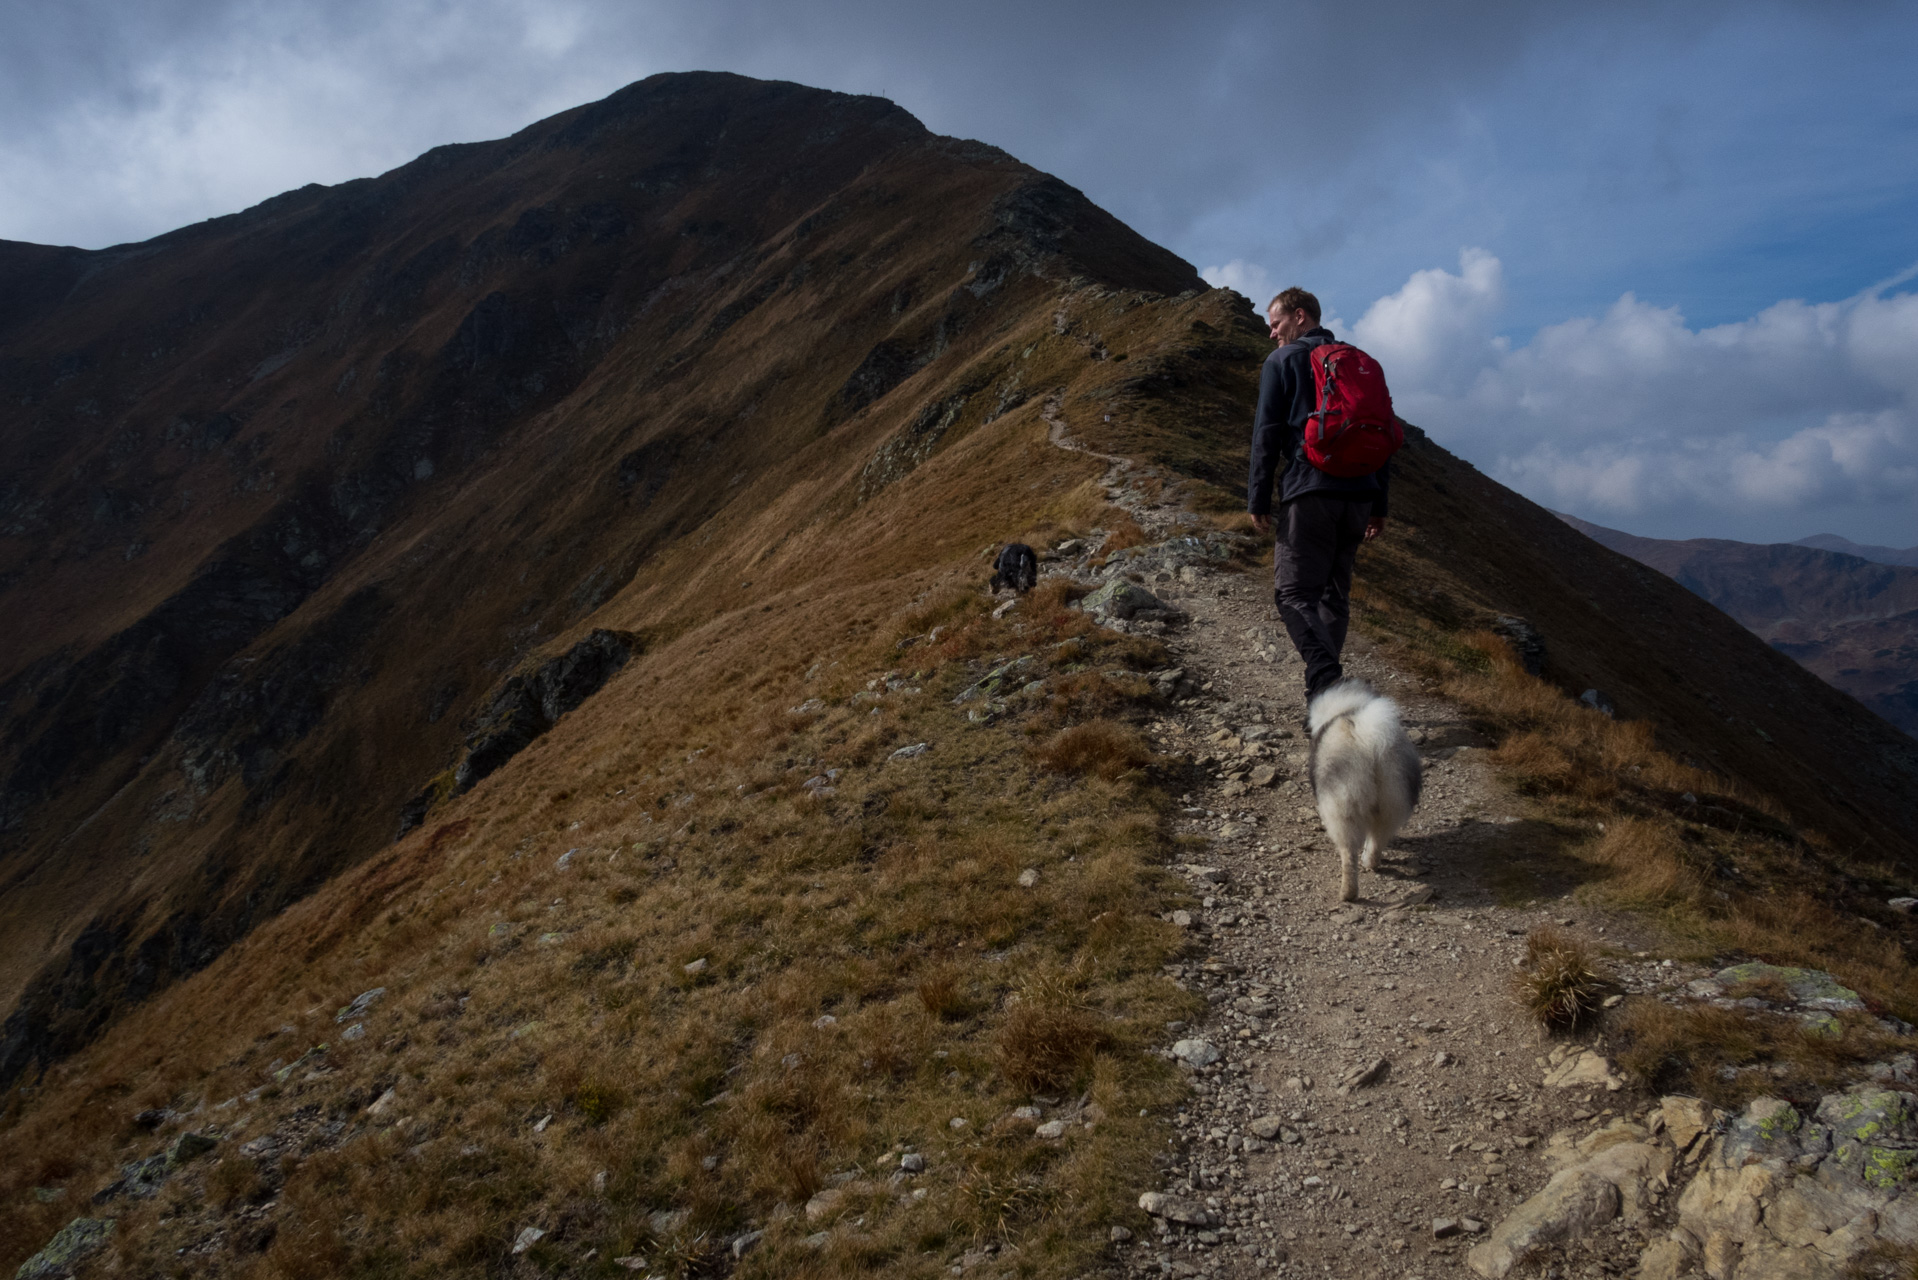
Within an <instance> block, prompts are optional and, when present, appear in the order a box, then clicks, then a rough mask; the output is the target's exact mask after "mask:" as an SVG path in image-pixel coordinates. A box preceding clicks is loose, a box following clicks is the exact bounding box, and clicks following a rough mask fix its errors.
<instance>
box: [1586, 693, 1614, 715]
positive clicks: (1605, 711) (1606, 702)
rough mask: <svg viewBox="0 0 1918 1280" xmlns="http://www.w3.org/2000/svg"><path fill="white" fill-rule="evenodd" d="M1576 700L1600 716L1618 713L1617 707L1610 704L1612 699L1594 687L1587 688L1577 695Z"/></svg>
mask: <svg viewBox="0 0 1918 1280" xmlns="http://www.w3.org/2000/svg"><path fill="white" fill-rule="evenodd" d="M1578 700H1579V701H1580V702H1582V703H1584V704H1585V705H1586V706H1588V707H1590V708H1591V709H1592V710H1594V711H1596V712H1598V713H1599V714H1600V715H1602V716H1615V715H1617V714H1618V708H1616V707H1614V706H1613V705H1612V700H1611V699H1610V698H1608V697H1606V696H1605V695H1604V694H1602V693H1600V692H1599V691H1598V690H1596V689H1587V690H1586V691H1585V692H1584V693H1581V694H1579V695H1578Z"/></svg>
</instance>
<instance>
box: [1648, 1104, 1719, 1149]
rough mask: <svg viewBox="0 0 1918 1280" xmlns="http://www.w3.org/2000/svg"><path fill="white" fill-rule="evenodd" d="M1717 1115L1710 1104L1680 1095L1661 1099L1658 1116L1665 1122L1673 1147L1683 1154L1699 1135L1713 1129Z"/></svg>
mask: <svg viewBox="0 0 1918 1280" xmlns="http://www.w3.org/2000/svg"><path fill="white" fill-rule="evenodd" d="M1717 1114H1718V1113H1717V1112H1716V1111H1715V1110H1714V1109H1713V1107H1712V1105H1711V1104H1710V1103H1708V1102H1705V1101H1704V1100H1702V1099H1699V1098H1687V1097H1683V1096H1681V1095H1678V1094H1673V1095H1671V1096H1670V1097H1667V1098H1663V1099H1660V1101H1659V1104H1658V1115H1659V1118H1660V1119H1661V1120H1662V1121H1663V1124H1664V1131H1665V1134H1666V1136H1668V1137H1669V1138H1670V1139H1671V1143H1672V1146H1673V1147H1675V1148H1676V1149H1677V1150H1678V1151H1680V1152H1681V1153H1682V1152H1684V1151H1685V1150H1686V1149H1687V1148H1689V1147H1690V1146H1691V1145H1692V1143H1693V1142H1694V1141H1696V1140H1697V1138H1698V1135H1699V1134H1701V1133H1704V1132H1705V1131H1706V1130H1708V1129H1710V1128H1711V1127H1712V1123H1713V1121H1714V1119H1715V1118H1716V1116H1717Z"/></svg>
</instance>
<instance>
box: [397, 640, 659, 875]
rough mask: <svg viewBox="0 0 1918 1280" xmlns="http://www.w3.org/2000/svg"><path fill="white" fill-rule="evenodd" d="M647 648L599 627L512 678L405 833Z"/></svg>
mask: <svg viewBox="0 0 1918 1280" xmlns="http://www.w3.org/2000/svg"><path fill="white" fill-rule="evenodd" d="M641 648H642V643H641V641H640V638H639V637H638V636H637V635H635V634H633V633H632V632H630V631H607V630H594V631H593V632H591V633H590V634H589V635H588V636H587V637H586V638H585V639H584V640H581V641H580V642H579V643H578V644H576V645H574V646H573V647H572V648H570V649H568V650H567V651H566V652H565V653H563V654H561V655H560V656H558V657H557V658H552V659H549V660H547V661H546V662H543V663H541V664H539V665H538V666H536V667H534V668H533V669H532V670H530V671H526V672H522V673H520V674H518V675H515V676H511V677H509V678H508V679H507V680H506V681H505V683H503V684H501V685H500V686H499V688H497V689H495V690H494V691H493V692H492V694H491V695H490V696H489V697H488V698H487V699H486V705H485V706H484V707H482V708H481V710H480V711H479V714H478V715H476V716H475V717H474V718H473V726H472V729H471V731H470V732H468V733H467V735H466V747H465V752H464V754H463V755H462V757H461V759H460V762H459V764H458V765H456V766H454V768H453V771H452V775H451V777H450V779H448V780H446V781H444V782H439V781H436V782H433V783H429V784H427V787H426V789H425V790H424V791H422V792H420V794H419V795H417V796H415V797H414V798H413V800H412V801H411V802H410V803H408V804H407V806H406V808H405V809H404V810H402V811H401V814H400V830H399V834H400V835H401V836H404V835H405V834H406V833H407V832H408V831H411V830H412V829H413V828H414V827H416V826H418V825H419V824H420V823H421V822H424V821H425V820H426V814H427V812H428V811H429V810H430V809H432V807H433V806H434V805H435V804H437V803H438V802H439V801H440V800H442V799H444V798H446V797H447V796H448V795H458V794H461V793H462V792H466V791H471V790H472V789H473V787H474V786H476V785H477V784H478V783H479V781H480V780H481V779H482V778H485V777H486V776H487V775H489V774H491V773H493V772H494V771H495V770H497V769H498V768H499V767H500V766H501V765H503V764H505V763H506V762H507V761H508V760H511V759H512V758H513V757H514V756H516V755H518V754H519V753H520V752H522V751H524V750H525V749H526V748H527V747H528V746H530V745H531V744H532V742H533V740H534V739H535V738H537V737H539V736H540V735H541V734H543V733H545V732H546V731H547V730H548V729H550V728H552V727H553V725H554V723H555V722H556V721H557V720H558V719H559V718H560V717H561V716H563V715H565V714H566V713H567V712H568V711H571V710H572V709H573V708H575V707H577V706H578V705H579V704H580V703H582V702H584V701H586V699H588V698H590V697H592V696H593V695H594V694H595V693H598V692H599V691H600V689H601V688H602V687H604V686H605V684H606V682H607V681H608V680H610V679H612V678H613V676H614V675H615V674H617V673H618V671H619V670H620V668H621V667H624V666H625V665H626V664H627V663H628V662H630V661H631V660H632V657H633V655H634V654H635V653H638V652H639V651H640V650H641ZM449 784H450V785H449ZM396 838H397V837H396Z"/></svg>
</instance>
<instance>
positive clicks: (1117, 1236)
mask: <svg viewBox="0 0 1918 1280" xmlns="http://www.w3.org/2000/svg"><path fill="white" fill-rule="evenodd" d="M1106 1238H1107V1239H1108V1240H1111V1241H1112V1243H1114V1244H1124V1243H1125V1242H1126V1241H1128V1240H1130V1239H1132V1232H1131V1230H1130V1229H1129V1228H1127V1227H1118V1226H1115V1227H1113V1228H1112V1230H1111V1231H1108V1232H1107V1233H1106Z"/></svg>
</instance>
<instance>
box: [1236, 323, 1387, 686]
mask: <svg viewBox="0 0 1918 1280" xmlns="http://www.w3.org/2000/svg"><path fill="white" fill-rule="evenodd" d="M1266 319H1267V321H1268V324H1269V331H1270V333H1271V335H1272V340H1273V341H1274V342H1276V343H1278V344H1279V346H1278V350H1276V351H1274V352H1273V353H1272V354H1271V355H1269V356H1267V357H1266V359H1265V368H1264V370H1263V371H1262V372H1261V373H1260V374H1259V408H1258V413H1257V415H1256V416H1255V417H1254V418H1253V421H1252V472H1251V477H1250V479H1249V480H1248V482H1247V485H1246V508H1247V510H1248V511H1249V512H1250V513H1251V516H1252V525H1253V527H1254V528H1256V529H1257V530H1258V531H1259V532H1260V533H1270V532H1271V531H1272V528H1273V526H1274V525H1275V524H1276V525H1277V526H1278V549H1277V553H1276V554H1275V556H1274V558H1273V564H1274V573H1273V579H1274V583H1273V587H1274V589H1273V598H1274V600H1275V601H1276V602H1277V604H1278V608H1279V619H1280V621H1282V622H1283V623H1284V624H1285V630H1286V634H1288V635H1290V636H1291V637H1292V645H1293V647H1294V648H1296V649H1297V650H1298V651H1299V657H1300V658H1302V659H1303V660H1304V662H1305V698H1306V702H1307V703H1310V702H1311V700H1312V699H1313V698H1314V697H1316V696H1317V695H1318V694H1319V692H1320V691H1321V690H1323V689H1324V688H1325V687H1326V686H1327V685H1330V684H1332V683H1333V682H1334V681H1336V680H1338V679H1339V678H1340V677H1341V676H1343V675H1344V674H1345V673H1344V670H1343V668H1341V667H1340V666H1339V655H1340V653H1341V652H1343V650H1344V648H1345V632H1346V627H1347V625H1348V624H1349V623H1350V621H1351V613H1352V603H1351V596H1352V564H1353V561H1354V560H1356V559H1357V558H1358V552H1359V543H1361V542H1364V541H1366V540H1368V539H1370V538H1375V537H1377V536H1378V534H1379V531H1380V530H1382V529H1383V528H1385V495H1386V486H1387V484H1388V482H1389V481H1390V479H1391V464H1390V463H1389V462H1381V461H1376V460H1374V459H1377V457H1378V455H1379V454H1380V453H1383V455H1384V456H1385V457H1389V456H1390V453H1391V450H1392V449H1394V448H1396V447H1397V443H1396V442H1394V443H1391V444H1385V443H1382V442H1378V441H1370V442H1367V443H1370V444H1371V446H1372V451H1371V453H1370V454H1366V452H1365V448H1364V446H1363V445H1362V446H1361V449H1360V453H1359V456H1356V457H1355V458H1354V457H1344V458H1341V457H1339V456H1337V455H1336V454H1328V453H1327V452H1325V451H1324V449H1323V448H1322V447H1321V442H1320V441H1319V439H1318V431H1319V430H1320V429H1321V427H1320V426H1315V424H1314V421H1313V420H1314V418H1315V416H1316V417H1317V418H1318V420H1319V424H1325V423H1328V422H1331V421H1332V418H1331V417H1328V416H1327V413H1326V412H1325V410H1326V409H1327V405H1328V404H1329V403H1330V400H1328V401H1327V404H1321V395H1322V393H1323V391H1324V387H1323V386H1322V384H1323V383H1325V382H1326V380H1327V370H1326V368H1325V367H1324V366H1325V365H1326V360H1325V357H1324V356H1322V357H1321V358H1320V362H1319V363H1320V366H1321V367H1320V368H1319V369H1317V370H1315V368H1314V361H1313V351H1314V349H1316V348H1320V347H1326V346H1328V344H1332V348H1331V350H1329V351H1328V353H1327V354H1328V355H1329V354H1339V353H1344V352H1350V353H1352V355H1353V356H1354V357H1356V362H1357V363H1360V364H1363V365H1369V369H1368V370H1367V371H1366V372H1367V376H1368V377H1370V378H1373V379H1375V380H1376V391H1375V393H1374V392H1372V389H1371V388H1369V387H1361V393H1362V394H1374V398H1376V396H1378V395H1385V384H1384V378H1383V375H1382V374H1379V373H1378V366H1377V364H1376V363H1375V362H1371V361H1370V357H1367V356H1366V355H1365V354H1364V353H1363V352H1360V351H1358V350H1357V349H1356V348H1353V347H1348V346H1344V345H1343V344H1338V343H1337V339H1335V338H1334V337H1333V335H1332V331H1331V330H1330V329H1327V328H1325V327H1324V326H1323V325H1321V324H1320V323H1319V300H1318V299H1317V298H1315V297H1313V296H1312V295H1311V294H1309V293H1307V292H1306V291H1305V290H1304V289H1299V288H1292V289H1287V290H1285V291H1284V292H1282V293H1280V294H1279V295H1278V296H1277V297H1275V298H1273V299H1272V302H1271V304H1270V305H1269V306H1268V307H1267V308H1266ZM1346 382H1347V384H1348V386H1349V385H1352V384H1356V383H1357V382H1358V379H1357V378H1356V377H1353V378H1348V379H1347V380H1346ZM1384 403H1385V406H1386V408H1385V414H1386V416H1387V418H1388V419H1390V420H1389V422H1388V423H1386V424H1384V427H1383V431H1386V432H1391V433H1396V438H1397V441H1402V440H1403V439H1404V437H1403V434H1402V433H1401V429H1400V428H1399V427H1398V425H1397V419H1396V418H1391V417H1390V403H1391V401H1390V397H1389V395H1385V399H1384ZM1371 416H1376V414H1373V415H1371ZM1308 427H1312V428H1313V435H1312V439H1311V440H1309V441H1308ZM1328 429H1329V428H1328ZM1365 430H1366V431H1371V432H1375V433H1377V432H1379V431H1380V428H1378V427H1375V426H1373V425H1371V424H1367V425H1366V427H1365ZM1350 434H1351V433H1348V435H1350ZM1308 444H1310V445H1311V446H1312V447H1311V448H1309V449H1308ZM1308 453H1311V454H1313V455H1314V456H1315V457H1317V458H1318V459H1319V460H1320V461H1321V462H1323V463H1324V464H1325V466H1319V465H1314V462H1313V461H1312V460H1309V459H1308V456H1307V455H1308ZM1368 464H1369V465H1370V467H1371V468H1372V469H1369V470H1362V471H1361V474H1356V475H1354V474H1346V473H1349V472H1352V471H1354V470H1358V469H1361V468H1365V467H1367V466H1368ZM1326 467H1330V468H1331V469H1330V470H1327V469H1326ZM1335 473H1338V474H1335ZM1275 474H1277V478H1278V481H1279V510H1278V514H1277V516H1276V518H1275V517H1274V515H1273V513H1272V482H1273V479H1274V476H1275Z"/></svg>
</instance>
